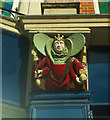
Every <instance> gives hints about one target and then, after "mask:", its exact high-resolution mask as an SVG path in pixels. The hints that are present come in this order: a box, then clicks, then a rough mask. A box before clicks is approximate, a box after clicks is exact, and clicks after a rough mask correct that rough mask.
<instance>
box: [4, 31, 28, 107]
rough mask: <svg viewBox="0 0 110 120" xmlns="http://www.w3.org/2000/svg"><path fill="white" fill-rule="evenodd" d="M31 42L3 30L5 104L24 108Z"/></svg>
mask: <svg viewBox="0 0 110 120" xmlns="http://www.w3.org/2000/svg"><path fill="white" fill-rule="evenodd" d="M28 53H29V41H28V39H27V38H25V37H23V36H21V35H18V34H15V33H12V32H9V31H5V30H3V32H2V99H3V102H5V103H8V104H13V105H17V106H21V107H24V105H25V93H26V84H27V83H26V80H27V64H28Z"/></svg>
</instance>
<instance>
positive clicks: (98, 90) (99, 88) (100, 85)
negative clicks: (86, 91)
mask: <svg viewBox="0 0 110 120" xmlns="http://www.w3.org/2000/svg"><path fill="white" fill-rule="evenodd" d="M109 49H110V47H98V46H96V47H90V48H89V49H88V72H89V76H88V77H89V87H90V91H91V98H92V99H91V100H92V103H110V99H109V66H110V59H109V58H110V57H109V54H110V53H109Z"/></svg>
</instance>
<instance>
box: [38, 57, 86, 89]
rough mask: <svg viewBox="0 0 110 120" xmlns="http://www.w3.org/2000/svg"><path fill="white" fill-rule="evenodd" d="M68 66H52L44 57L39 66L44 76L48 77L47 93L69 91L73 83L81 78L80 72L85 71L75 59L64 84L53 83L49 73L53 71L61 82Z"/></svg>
mask: <svg viewBox="0 0 110 120" xmlns="http://www.w3.org/2000/svg"><path fill="white" fill-rule="evenodd" d="M65 66H66V64H51V62H50V60H49V58H47V57H44V58H43V59H42V61H41V62H40V63H39V64H38V69H42V68H43V69H42V71H43V76H47V81H46V90H47V91H67V90H69V89H70V86H71V85H70V84H71V81H74V82H75V81H76V77H78V76H79V70H80V69H84V67H83V66H82V64H81V62H79V61H78V60H77V59H75V60H74V61H73V62H72V65H71V68H70V71H69V73H68V74H67V76H66V78H65V80H64V81H63V82H62V83H60V84H59V83H58V82H56V81H53V80H52V79H51V77H50V74H48V73H49V71H50V70H51V71H52V74H53V76H54V77H55V78H56V79H57V80H59V79H60V78H61V77H62V75H63V72H64V70H65Z"/></svg>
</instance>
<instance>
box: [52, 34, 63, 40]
mask: <svg viewBox="0 0 110 120" xmlns="http://www.w3.org/2000/svg"><path fill="white" fill-rule="evenodd" d="M54 38H55V40H58V41H59V40H62V39H63V38H64V35H62V36H60V34H58V37H57V36H54Z"/></svg>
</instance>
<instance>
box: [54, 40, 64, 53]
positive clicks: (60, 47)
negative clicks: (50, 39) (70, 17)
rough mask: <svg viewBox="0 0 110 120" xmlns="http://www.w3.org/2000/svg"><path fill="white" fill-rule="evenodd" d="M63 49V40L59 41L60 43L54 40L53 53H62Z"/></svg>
mask: <svg viewBox="0 0 110 120" xmlns="http://www.w3.org/2000/svg"><path fill="white" fill-rule="evenodd" d="M64 48H65V43H64V41H63V40H60V41H58V40H55V41H54V50H55V52H57V53H59V54H60V53H61V52H63V50H64Z"/></svg>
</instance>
